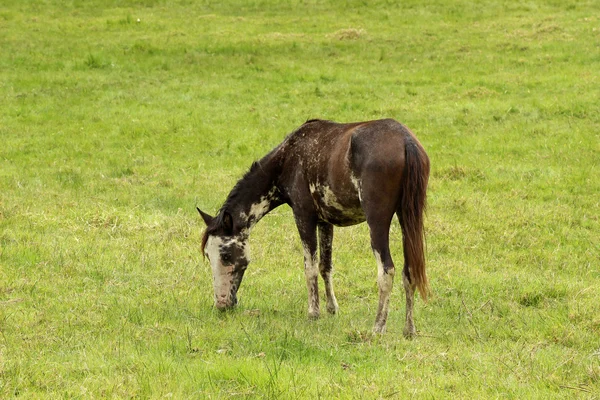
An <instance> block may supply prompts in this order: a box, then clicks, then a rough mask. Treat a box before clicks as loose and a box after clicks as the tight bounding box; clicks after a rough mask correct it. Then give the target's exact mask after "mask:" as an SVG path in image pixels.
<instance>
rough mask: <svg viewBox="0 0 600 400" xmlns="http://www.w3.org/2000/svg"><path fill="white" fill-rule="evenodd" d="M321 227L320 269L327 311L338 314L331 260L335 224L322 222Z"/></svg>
mask: <svg viewBox="0 0 600 400" xmlns="http://www.w3.org/2000/svg"><path fill="white" fill-rule="evenodd" d="M318 227H319V248H320V253H321V254H320V257H319V271H320V272H321V277H322V278H323V281H324V282H325V297H326V298H327V312H329V313H330V314H337V312H338V303H337V300H336V298H335V293H334V292H333V281H332V276H331V275H332V273H333V265H332V260H331V245H332V242H333V225H331V224H328V223H324V222H322V223H320V224H319V225H318Z"/></svg>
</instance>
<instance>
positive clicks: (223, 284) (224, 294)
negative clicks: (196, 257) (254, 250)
mask: <svg viewBox="0 0 600 400" xmlns="http://www.w3.org/2000/svg"><path fill="white" fill-rule="evenodd" d="M222 246H223V240H222V239H221V238H220V237H218V236H209V237H208V240H207V241H206V248H205V252H206V256H207V257H208V260H209V261H210V266H211V268H212V275H213V289H214V293H215V304H217V305H218V304H219V303H224V302H227V301H228V298H229V289H230V285H231V284H230V282H231V272H232V270H233V267H229V268H227V267H225V266H224V265H223V263H222V262H221V247H222Z"/></svg>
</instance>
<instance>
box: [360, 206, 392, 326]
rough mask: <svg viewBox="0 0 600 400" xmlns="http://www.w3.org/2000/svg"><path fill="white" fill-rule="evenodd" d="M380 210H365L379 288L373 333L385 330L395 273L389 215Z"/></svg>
mask: <svg viewBox="0 0 600 400" xmlns="http://www.w3.org/2000/svg"><path fill="white" fill-rule="evenodd" d="M374 208H375V207H374ZM381 211H382V210H381V209H376V210H373V212H372V213H369V212H367V224H368V225H369V231H370V234H371V248H372V249H373V255H374V256H375V259H376V260H377V286H378V288H379V305H378V306H377V316H376V317H375V326H374V327H373V332H375V333H384V332H385V327H386V323H387V317H388V309H389V303H390V296H391V294H392V288H393V286H394V275H395V274H396V269H395V268H394V262H393V261H392V256H391V254H390V246H389V229H390V222H391V217H388V216H387V215H386V213H382V212H381Z"/></svg>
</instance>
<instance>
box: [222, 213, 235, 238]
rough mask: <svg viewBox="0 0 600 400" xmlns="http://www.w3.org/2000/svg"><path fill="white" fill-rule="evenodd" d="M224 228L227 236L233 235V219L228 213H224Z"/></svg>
mask: <svg viewBox="0 0 600 400" xmlns="http://www.w3.org/2000/svg"><path fill="white" fill-rule="evenodd" d="M223 228H225V234H226V235H231V234H232V233H233V218H231V214H229V213H228V212H227V211H225V212H224V213H223Z"/></svg>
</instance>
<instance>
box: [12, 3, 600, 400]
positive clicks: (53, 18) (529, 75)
mask: <svg viewBox="0 0 600 400" xmlns="http://www.w3.org/2000/svg"><path fill="white" fill-rule="evenodd" d="M599 71H600V3H599V2H598V1H574V0H567V1H563V0H561V1H558V0H554V1H536V0H531V1H508V0H507V1H441V0H439V1H435V0H432V1H417V0H407V1H355V0H348V1H315V0H306V1H295V0H292V1H274V0H270V1H269V0H265V1H260V0H250V1H239V2H235V1H210V0H205V1H187V0H181V1H160V0H130V1H115V0H90V1H83V0H72V1H59V0H45V1H33V0H19V1H17V0H3V1H2V2H1V3H0V397H1V398H13V397H16V398H34V399H35V398H132V397H136V398H169V397H172V398H214V399H218V398H223V399H225V398H282V399H283V398H324V399H330V398H348V399H351V398H356V399H371V398H399V399H406V398H427V399H430V398H431V399H433V398H503V399H504V398H513V399H523V398H539V399H553V398H556V399H559V398H564V399H571V398H584V399H598V398H600V265H599V264H600V244H599V236H600V222H599V217H600V133H599V132H600V72H599ZM388 117H390V118H395V119H397V120H399V121H401V122H403V123H405V124H406V125H408V126H409V127H410V128H411V129H412V130H413V131H414V132H415V134H416V135H417V136H418V137H419V139H420V140H421V142H422V143H423V145H424V147H425V148H426V150H427V152H428V154H429V156H430V158H431V163H432V175H431V180H430V186H429V209H428V213H427V218H426V230H427V240H428V242H427V259H428V273H429V278H430V281H431V286H432V290H433V297H432V299H431V300H430V301H429V302H428V303H424V302H423V301H421V300H418V301H417V302H416V310H415V311H416V313H415V321H416V324H417V329H418V332H419V336H418V337H417V338H416V339H415V340H412V341H408V340H406V339H404V338H403V337H402V327H403V322H404V300H403V297H404V294H403V291H402V289H401V285H399V284H397V285H396V288H395V290H394V295H393V297H392V306H391V313H390V319H389V322H388V332H387V333H386V334H385V335H384V336H374V335H372V334H371V333H370V330H371V327H372V324H373V321H374V317H375V309H376V305H377V288H376V265H375V261H374V258H373V256H372V254H371V251H370V245H369V237H368V231H367V229H366V226H364V225H359V226H355V227H350V228H343V229H338V230H336V233H335V235H336V236H335V241H334V268H335V270H336V275H335V285H336V290H337V297H338V301H339V303H340V315H338V316H335V317H331V316H328V315H324V316H323V317H322V318H321V319H320V320H318V321H309V320H307V318H306V289H305V283H304V275H303V263H302V250H301V246H300V243H299V239H298V237H297V234H296V230H295V226H294V223H293V218H292V216H291V211H290V209H289V208H288V207H281V208H279V209H276V210H275V211H274V212H273V213H271V214H270V215H268V216H267V217H265V218H264V220H263V221H261V223H259V224H258V225H257V226H256V228H255V229H254V231H253V234H252V237H251V247H252V259H253V262H252V264H251V265H250V269H249V270H248V273H247V274H246V278H245V280H244V282H243V285H242V288H241V289H240V293H239V295H240V301H241V303H240V305H239V307H238V308H237V309H236V310H234V311H232V312H228V313H225V314H221V313H219V312H217V311H215V310H214V309H213V308H212V286H211V282H212V276H211V272H210V268H209V266H208V264H207V262H205V261H204V260H203V258H202V256H201V254H200V251H199V241H200V235H201V232H202V229H203V226H202V224H201V220H200V218H199V217H198V216H197V214H196V210H195V206H196V205H198V206H200V207H202V208H203V209H205V210H206V211H208V212H211V213H214V212H216V211H217V210H218V208H219V206H220V205H221V203H222V202H223V200H224V199H225V197H226V196H227V193H228V191H229V190H230V188H231V187H232V186H233V185H234V184H235V182H236V181H237V179H239V177H240V176H241V175H242V174H243V173H244V171H246V170H247V168H248V167H249V166H250V164H251V162H252V161H253V160H255V159H258V158H260V157H261V156H262V155H264V154H266V153H267V152H268V151H269V150H270V149H271V148H273V147H274V146H276V145H277V144H278V143H280V142H281V140H282V139H283V138H284V137H285V135H286V134H288V133H289V132H291V131H292V130H294V129H295V128H296V127H298V126H299V125H301V124H302V123H303V122H304V121H305V120H307V119H309V118H324V119H332V120H336V121H360V120H369V119H377V118H388ZM391 235H392V247H393V254H394V257H395V260H396V263H397V265H398V266H401V260H402V248H401V239H400V229H399V227H398V225H397V223H394V226H393V228H392V231H391ZM321 286H322V285H321Z"/></svg>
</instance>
